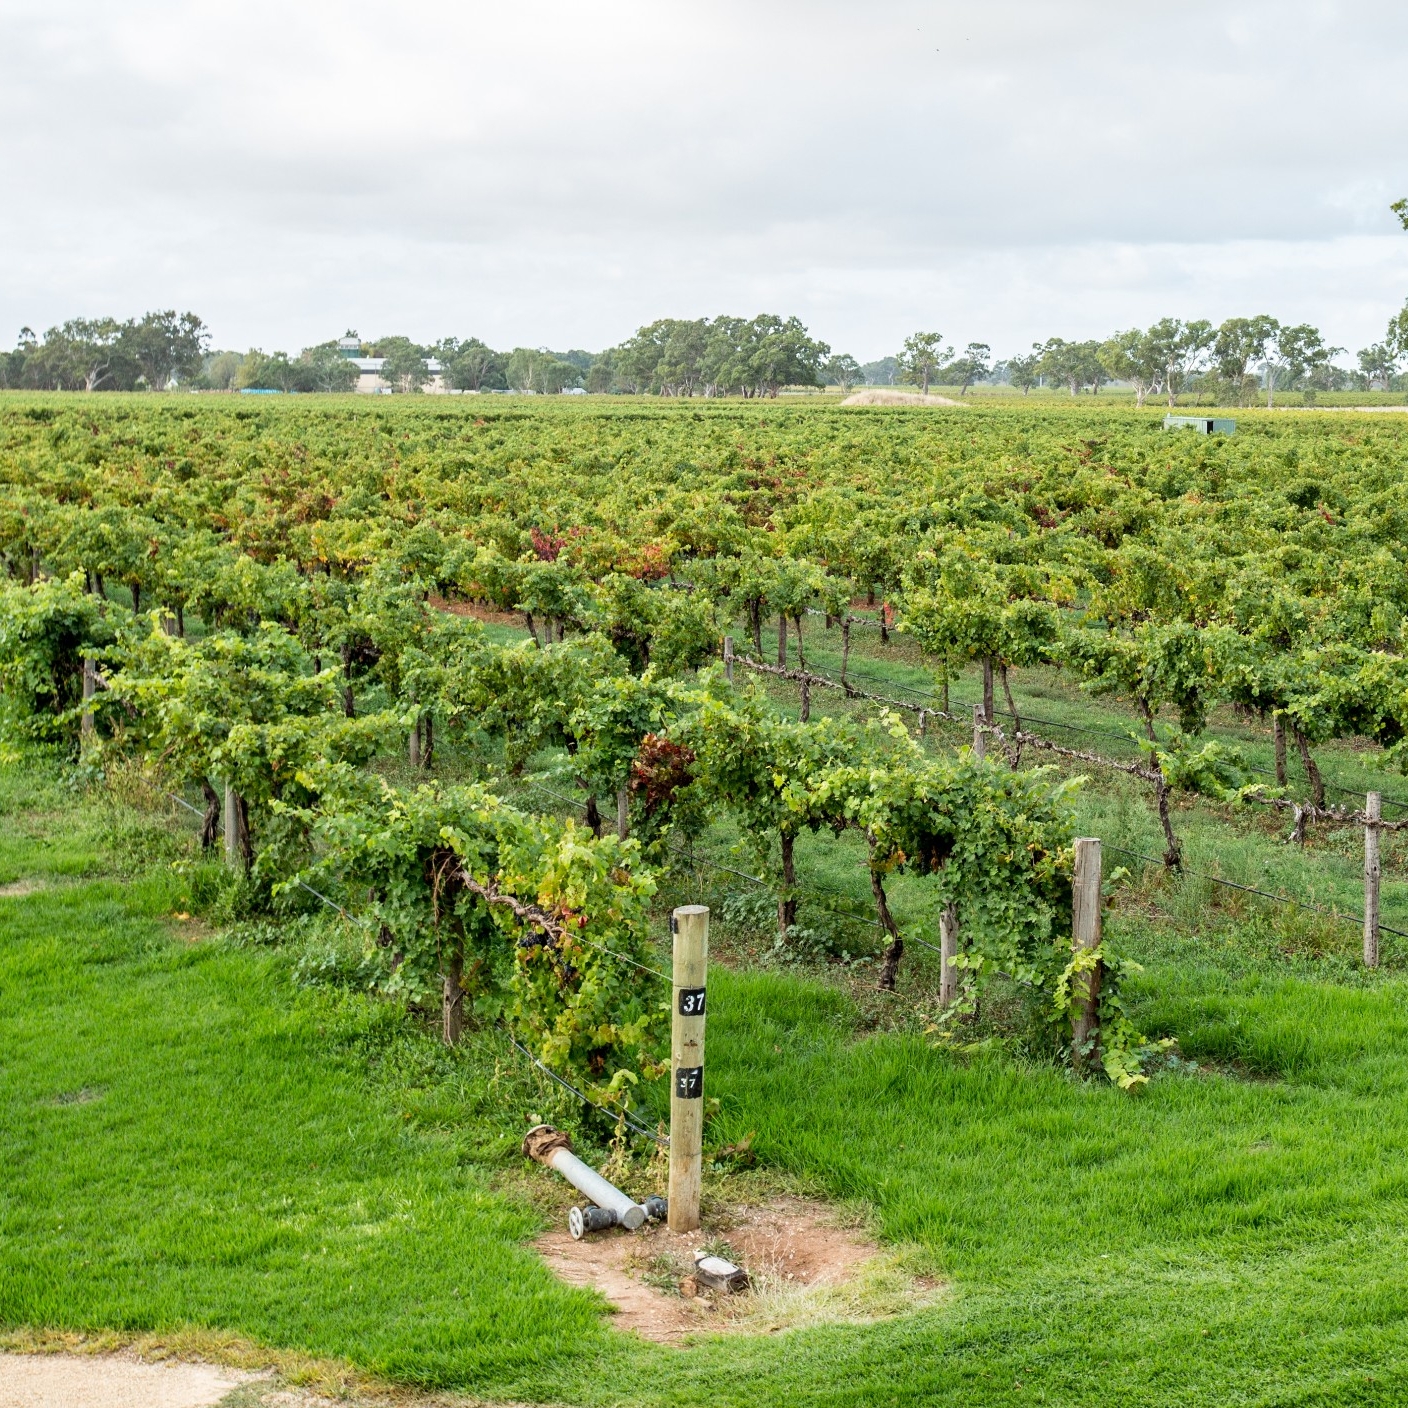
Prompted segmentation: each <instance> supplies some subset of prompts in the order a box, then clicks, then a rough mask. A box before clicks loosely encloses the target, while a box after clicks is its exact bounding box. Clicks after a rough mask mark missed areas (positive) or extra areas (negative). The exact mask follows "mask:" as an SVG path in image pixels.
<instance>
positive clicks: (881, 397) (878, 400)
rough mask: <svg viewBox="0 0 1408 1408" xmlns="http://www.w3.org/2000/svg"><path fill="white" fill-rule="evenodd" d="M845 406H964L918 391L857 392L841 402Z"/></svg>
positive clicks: (963, 403)
mask: <svg viewBox="0 0 1408 1408" xmlns="http://www.w3.org/2000/svg"><path fill="white" fill-rule="evenodd" d="M841 404H842V405H843V406H963V405H966V404H967V402H965V401H954V400H952V399H951V398H950V397H948V396H934V395H928V396H924V395H921V394H920V393H919V392H917V391H883V390H871V391H856V392H853V393H852V394H851V395H849V396H847V397H846V399H845V400H844V401H842V402H841Z"/></svg>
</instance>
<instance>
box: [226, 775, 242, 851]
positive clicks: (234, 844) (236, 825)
mask: <svg viewBox="0 0 1408 1408" xmlns="http://www.w3.org/2000/svg"><path fill="white" fill-rule="evenodd" d="M239 863H240V810H239V800H238V798H236V796H235V789H234V788H233V787H231V786H230V784H229V783H228V782H227V783H226V784H225V864H226V865H228V866H229V867H230V868H231V869H232V870H233V869H234V868H235V867H236V866H237V865H238V864H239Z"/></svg>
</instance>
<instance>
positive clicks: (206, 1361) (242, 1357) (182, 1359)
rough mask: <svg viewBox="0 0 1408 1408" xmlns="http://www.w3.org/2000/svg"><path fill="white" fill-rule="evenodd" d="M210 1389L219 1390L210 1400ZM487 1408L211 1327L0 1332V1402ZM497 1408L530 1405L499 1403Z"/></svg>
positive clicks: (1, 1407)
mask: <svg viewBox="0 0 1408 1408" xmlns="http://www.w3.org/2000/svg"><path fill="white" fill-rule="evenodd" d="M212 1394H213V1395H214V1396H212ZM207 1404H211V1405H218V1408H486V1405H485V1404H484V1402H483V1400H482V1399H479V1398H475V1397H473V1396H472V1395H469V1394H458V1393H426V1392H423V1391H419V1390H416V1389H413V1388H410V1387H408V1386H406V1385H401V1384H393V1383H388V1382H386V1381H385V1380H382V1379H377V1378H375V1377H373V1376H371V1375H369V1374H367V1373H365V1372H363V1371H360V1370H357V1369H353V1368H352V1367H351V1366H350V1365H348V1364H344V1363H341V1362H339V1361H336V1360H330V1359H315V1358H311V1357H309V1356H307V1355H302V1354H298V1353H296V1352H293V1351H288V1350H276V1349H270V1348H268V1347H267V1346H264V1345H257V1344H254V1343H252V1342H250V1341H248V1340H243V1339H240V1338H239V1337H238V1336H234V1335H229V1334H225V1333H223V1332H221V1331H210V1330H190V1329H187V1330H181V1331H177V1332H175V1333H172V1334H168V1335H151V1334H145V1335H136V1334H130V1333H127V1332H123V1331H116V1330H100V1331H94V1332H92V1333H91V1334H79V1333H76V1332H72V1331H58V1330H13V1331H8V1332H4V1333H0V1408H129V1405H130V1408H205V1405H207ZM496 1408H523V1405H521V1404H513V1403H500V1404H498V1405H496Z"/></svg>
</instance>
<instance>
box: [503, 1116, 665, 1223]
mask: <svg viewBox="0 0 1408 1408" xmlns="http://www.w3.org/2000/svg"><path fill="white" fill-rule="evenodd" d="M523 1153H524V1155H525V1156H526V1157H527V1158H530V1159H533V1160H535V1161H536V1162H537V1163H540V1164H543V1165H544V1166H545V1167H547V1168H550V1169H553V1170H555V1171H556V1172H557V1173H560V1174H561V1175H562V1176H563V1178H565V1179H566V1180H567V1181H568V1182H569V1183H570V1184H571V1185H572V1186H573V1187H574V1188H575V1189H576V1190H577V1191H578V1192H579V1193H585V1194H586V1196H587V1197H588V1198H590V1199H591V1200H592V1202H593V1203H595V1204H596V1206H595V1207H587V1208H573V1209H572V1211H571V1212H570V1213H569V1214H568V1217H567V1227H568V1230H569V1231H570V1232H571V1233H572V1235H573V1237H578V1238H580V1237H581V1236H582V1235H583V1234H584V1233H586V1232H600V1231H604V1230H605V1229H606V1228H608V1227H624V1228H625V1229H626V1231H627V1232H635V1231H636V1230H637V1229H638V1228H640V1227H643V1226H644V1225H645V1220H646V1218H647V1217H648V1216H649V1215H650V1214H649V1213H648V1212H647V1210H646V1209H645V1208H643V1207H642V1206H641V1205H640V1204H639V1203H638V1202H636V1201H635V1199H634V1198H630V1197H628V1196H627V1195H626V1194H625V1193H623V1192H622V1191H621V1190H620V1189H619V1188H617V1187H616V1186H615V1185H614V1184H612V1183H609V1182H607V1180H606V1179H604V1178H603V1177H602V1176H601V1175H600V1174H599V1173H598V1172H597V1171H596V1170H595V1169H594V1168H592V1167H590V1166H589V1165H588V1164H584V1163H583V1162H582V1161H581V1159H579V1158H578V1157H577V1156H576V1154H574V1153H573V1152H572V1140H571V1138H570V1137H569V1136H568V1135H566V1134H564V1133H563V1132H562V1131H561V1130H560V1129H554V1128H553V1126H552V1125H550V1124H539V1125H534V1126H533V1128H532V1129H530V1130H529V1131H528V1133H527V1134H525V1135H524V1136H523ZM660 1201H663V1199H662V1200H660ZM603 1219H607V1220H603Z"/></svg>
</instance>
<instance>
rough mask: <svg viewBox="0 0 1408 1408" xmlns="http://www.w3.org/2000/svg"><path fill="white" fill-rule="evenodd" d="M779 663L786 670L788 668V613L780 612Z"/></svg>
mask: <svg viewBox="0 0 1408 1408" xmlns="http://www.w3.org/2000/svg"><path fill="white" fill-rule="evenodd" d="M777 663H778V664H779V665H781V666H782V668H783V669H784V670H785V669H786V668H787V613H786V612H785V611H780V612H778V615H777Z"/></svg>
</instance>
